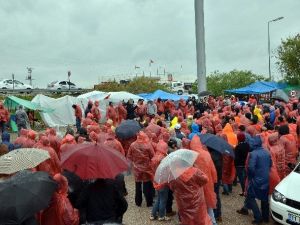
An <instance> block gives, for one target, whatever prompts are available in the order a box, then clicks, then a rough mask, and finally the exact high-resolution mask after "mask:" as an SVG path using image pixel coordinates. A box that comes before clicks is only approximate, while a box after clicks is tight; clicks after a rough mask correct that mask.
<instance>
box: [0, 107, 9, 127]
mask: <svg viewBox="0 0 300 225" xmlns="http://www.w3.org/2000/svg"><path fill="white" fill-rule="evenodd" d="M8 121H9V112H8V110H7V109H6V108H5V107H4V106H3V103H2V102H0V122H5V123H6V122H8Z"/></svg>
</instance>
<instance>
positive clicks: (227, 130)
mask: <svg viewBox="0 0 300 225" xmlns="http://www.w3.org/2000/svg"><path fill="white" fill-rule="evenodd" d="M223 134H225V135H226V137H227V142H228V143H229V144H230V145H231V146H232V147H235V146H236V145H237V144H238V140H237V137H236V134H235V133H234V132H233V129H232V126H231V125H230V124H229V123H227V124H226V125H225V127H224V128H223Z"/></svg>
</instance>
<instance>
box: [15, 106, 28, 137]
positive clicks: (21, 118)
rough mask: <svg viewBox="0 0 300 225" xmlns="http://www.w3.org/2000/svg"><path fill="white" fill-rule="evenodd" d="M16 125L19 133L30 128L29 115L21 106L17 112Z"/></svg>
mask: <svg viewBox="0 0 300 225" xmlns="http://www.w3.org/2000/svg"><path fill="white" fill-rule="evenodd" d="M16 124H17V126H18V131H20V130H21V129H22V128H23V129H28V128H30V127H29V119H28V115H27V113H26V112H25V110H24V109H23V106H21V105H19V109H18V110H17V111H16Z"/></svg>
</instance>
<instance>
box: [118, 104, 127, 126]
mask: <svg viewBox="0 0 300 225" xmlns="http://www.w3.org/2000/svg"><path fill="white" fill-rule="evenodd" d="M117 113H118V123H119V124H120V123H121V122H122V121H123V120H125V119H126V117H127V110H126V108H125V107H124V106H123V103H122V102H120V103H119V104H118V106H117Z"/></svg>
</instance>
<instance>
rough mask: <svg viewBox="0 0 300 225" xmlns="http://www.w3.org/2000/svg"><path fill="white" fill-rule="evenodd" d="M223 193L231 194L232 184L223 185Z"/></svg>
mask: <svg viewBox="0 0 300 225" xmlns="http://www.w3.org/2000/svg"><path fill="white" fill-rule="evenodd" d="M223 191H224V192H225V193H232V184H223Z"/></svg>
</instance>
